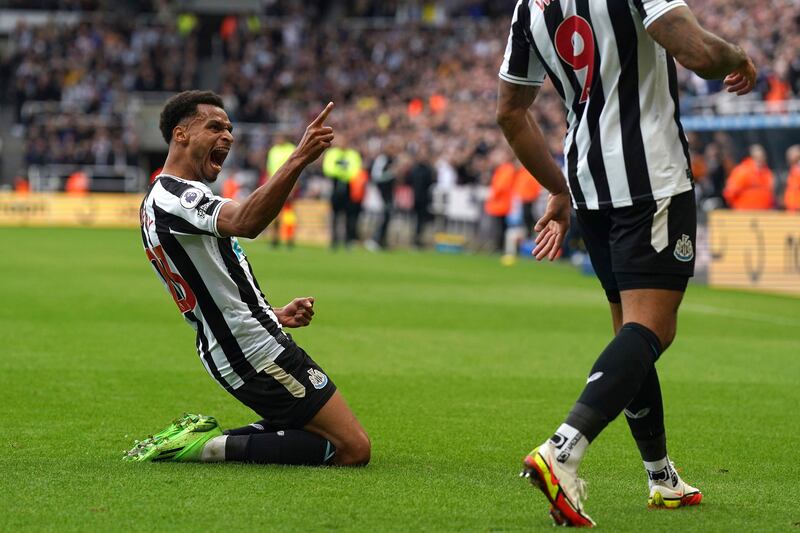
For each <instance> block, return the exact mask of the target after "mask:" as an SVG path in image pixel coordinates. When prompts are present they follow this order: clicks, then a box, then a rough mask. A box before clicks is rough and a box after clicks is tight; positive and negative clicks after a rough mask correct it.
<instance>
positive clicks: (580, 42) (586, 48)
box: [555, 15, 594, 103]
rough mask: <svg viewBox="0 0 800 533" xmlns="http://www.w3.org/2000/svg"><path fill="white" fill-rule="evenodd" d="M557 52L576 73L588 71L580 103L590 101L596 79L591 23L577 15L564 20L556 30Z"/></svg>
mask: <svg viewBox="0 0 800 533" xmlns="http://www.w3.org/2000/svg"><path fill="white" fill-rule="evenodd" d="M555 43H556V52H558V55H559V57H560V58H561V60H562V61H564V63H566V64H567V65H569V66H570V67H572V69H573V70H575V71H576V72H577V71H579V70H583V69H586V81H585V82H584V83H583V93H581V100H580V103H584V102H586V101H587V100H588V99H589V93H590V92H591V90H592V80H593V79H594V32H593V31H592V26H591V25H590V24H589V22H588V21H587V20H586V19H585V18H583V17H579V16H577V15H573V16H571V17H569V18H567V19H565V20H564V22H562V23H561V24H560V25H559V26H558V29H557V30H556V39H555Z"/></svg>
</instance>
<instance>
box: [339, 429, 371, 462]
mask: <svg viewBox="0 0 800 533" xmlns="http://www.w3.org/2000/svg"><path fill="white" fill-rule="evenodd" d="M336 454H337V456H338V461H337V463H338V464H339V465H340V466H366V465H368V464H369V460H370V457H371V455H372V445H371V444H370V441H369V437H368V436H367V434H366V433H359V434H357V435H354V436H353V437H351V438H350V439H348V440H347V442H346V443H344V445H343V446H342V447H340V448H339V449H338V450H337V451H336Z"/></svg>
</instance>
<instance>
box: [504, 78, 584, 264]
mask: <svg viewBox="0 0 800 533" xmlns="http://www.w3.org/2000/svg"><path fill="white" fill-rule="evenodd" d="M538 94H539V87H535V86H529V85H517V84H514V83H509V82H507V81H504V80H500V85H499V87H498V96H497V123H498V125H499V126H500V129H501V130H502V131H503V135H504V136H505V138H506V140H507V141H508V144H509V145H510V146H511V148H512V149H513V150H514V153H515V154H516V156H517V158H518V159H519V160H520V162H521V163H522V164H523V166H524V167H525V168H526V169H527V170H528V172H530V173H531V175H533V176H535V177H536V180H537V181H538V182H539V183H541V184H542V186H543V187H544V188H545V189H547V190H548V191H550V198H549V199H548V201H547V209H546V211H545V214H544V216H542V218H541V219H539V221H538V222H537V223H536V227H535V230H536V231H537V232H538V233H539V235H538V236H537V237H536V248H535V249H534V250H533V255H534V256H535V257H536V259H538V260H540V261H541V260H542V259H544V258H547V259H549V260H550V261H553V260H554V259H555V258H556V257H558V254H559V252H560V251H561V244H562V242H563V241H564V237H565V236H566V234H567V230H568V229H569V222H570V209H571V202H570V195H569V188H568V187H567V180H566V179H565V178H564V174H563V173H562V172H561V170H560V169H559V168H558V165H556V163H555V161H553V158H552V157H551V156H550V151H549V150H548V149H547V142H546V141H545V139H544V135H543V134H542V131H541V130H540V129H539V126H538V125H537V124H536V121H535V120H534V118H533V115H532V114H531V112H530V107H531V105H532V104H533V101H534V100H535V99H536V96H537V95H538Z"/></svg>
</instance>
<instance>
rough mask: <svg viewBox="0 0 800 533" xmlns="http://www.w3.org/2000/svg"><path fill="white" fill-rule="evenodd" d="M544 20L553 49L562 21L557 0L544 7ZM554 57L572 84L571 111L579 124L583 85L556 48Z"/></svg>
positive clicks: (581, 112) (581, 110)
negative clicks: (547, 7)
mask: <svg viewBox="0 0 800 533" xmlns="http://www.w3.org/2000/svg"><path fill="white" fill-rule="evenodd" d="M544 21H545V25H546V26H547V33H548V34H549V35H550V42H551V43H553V49H554V50H555V49H556V30H558V27H559V26H560V25H561V23H562V22H564V14H563V12H562V11H561V4H559V3H558V2H553V3H552V4H550V6H549V9H546V10H545V12H544ZM556 57H557V58H558V61H559V62H560V63H561V68H562V69H564V72H565V73H566V74H567V81H568V82H569V84H570V85H571V86H572V92H573V93H574V95H575V96H574V97H573V98H572V103H571V104H570V107H572V111H573V113H575V124H580V122H581V120H582V119H583V110H584V109H585V107H586V106H585V105H583V104H581V103H580V102H581V96H582V95H583V87H582V86H581V84H580V83H579V82H578V77H577V76H576V75H575V71H574V70H573V68H572V67H571V66H570V65H569V64H567V63H566V62H565V61H564V60H563V59H561V56H560V55H558V50H556ZM565 101H566V99H565Z"/></svg>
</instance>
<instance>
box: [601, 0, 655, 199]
mask: <svg viewBox="0 0 800 533" xmlns="http://www.w3.org/2000/svg"><path fill="white" fill-rule="evenodd" d="M607 3H608V14H609V17H610V18H611V24H612V25H613V27H614V36H615V37H616V40H617V50H618V51H619V64H620V75H619V112H620V116H621V118H622V120H621V126H622V153H623V157H624V159H625V171H626V174H627V178H628V188H629V189H630V192H631V198H635V199H637V200H638V199H650V200H652V199H653V190H652V188H651V187H650V173H649V171H648V170H647V155H646V153H645V151H644V141H643V140H642V129H641V118H642V114H641V109H640V107H639V51H638V37H637V35H636V25H635V24H634V21H633V16H632V15H631V10H630V9H629V7H628V3H627V2H620V1H618V0H607Z"/></svg>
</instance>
